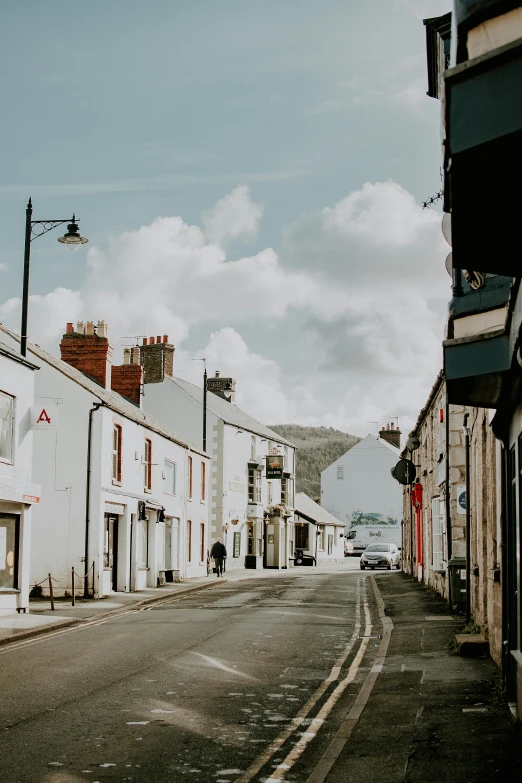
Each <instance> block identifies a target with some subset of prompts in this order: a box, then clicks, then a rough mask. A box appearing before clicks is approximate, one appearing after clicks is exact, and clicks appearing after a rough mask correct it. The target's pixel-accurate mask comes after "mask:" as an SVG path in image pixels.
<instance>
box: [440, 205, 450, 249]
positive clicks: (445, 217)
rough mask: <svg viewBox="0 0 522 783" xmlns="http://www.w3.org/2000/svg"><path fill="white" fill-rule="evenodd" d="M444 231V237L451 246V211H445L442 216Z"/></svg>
mask: <svg viewBox="0 0 522 783" xmlns="http://www.w3.org/2000/svg"><path fill="white" fill-rule="evenodd" d="M442 233H443V234H444V239H445V240H446V242H447V243H448V245H449V246H450V247H451V246H452V245H451V215H450V213H449V212H445V213H444V215H443V217H442Z"/></svg>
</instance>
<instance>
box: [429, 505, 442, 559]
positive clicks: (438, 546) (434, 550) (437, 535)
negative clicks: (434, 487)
mask: <svg viewBox="0 0 522 783" xmlns="http://www.w3.org/2000/svg"><path fill="white" fill-rule="evenodd" d="M431 567H432V569H433V570H434V571H442V570H443V569H444V502H443V499H442V498H441V497H440V496H437V497H434V498H432V499H431Z"/></svg>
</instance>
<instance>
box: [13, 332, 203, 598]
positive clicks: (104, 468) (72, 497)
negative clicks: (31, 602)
mask: <svg viewBox="0 0 522 783" xmlns="http://www.w3.org/2000/svg"><path fill="white" fill-rule="evenodd" d="M0 329H1V332H0V333H2V334H3V336H4V338H10V339H11V340H12V341H16V340H17V336H16V335H15V334H14V333H13V332H9V331H8V330H6V329H4V328H3V327H0ZM60 349H61V354H62V357H63V359H66V360H67V361H64V360H62V359H57V358H56V357H54V356H52V355H51V354H49V353H47V352H46V351H44V350H42V349H41V348H39V347H37V346H35V345H31V344H30V345H29V346H28V354H29V356H30V358H31V361H32V362H34V364H36V365H38V367H39V368H40V369H39V371H38V373H37V374H36V377H37V381H36V402H37V404H39V405H40V406H42V407H43V408H44V409H45V414H46V415H45V417H43V420H42V422H41V426H40V430H39V431H35V432H34V476H35V480H36V481H38V482H39V483H40V484H41V485H42V502H41V505H40V507H39V508H38V510H37V511H36V513H34V512H33V513H34V516H35V524H34V528H33V556H32V566H31V581H32V582H39V581H41V580H42V579H43V578H44V577H46V576H47V574H48V573H51V575H52V576H53V578H54V579H55V580H56V582H55V586H56V590H57V592H58V593H60V592H63V591H65V590H67V591H69V592H70V591H71V587H72V568H74V570H75V573H76V574H79V575H80V576H79V577H76V578H75V587H76V589H77V590H80V589H82V590H83V589H84V588H85V587H86V585H85V584H84V582H83V580H82V578H81V577H82V575H84V574H85V572H87V574H88V577H87V588H88V592H89V594H92V592H93V585H94V595H96V596H101V595H107V594H108V593H110V592H112V591H116V590H117V591H134V590H140V589H142V588H144V587H156V586H157V585H159V584H162V583H163V581H164V580H174V579H187V578H191V577H195V576H203V575H206V573H207V564H206V563H207V549H208V548H209V536H208V518H209V472H210V471H209V467H208V466H209V461H210V458H209V457H208V456H207V455H205V454H204V453H203V452H202V450H201V449H198V448H195V447H192V446H190V444H189V443H188V441H186V440H185V439H184V438H182V437H180V436H179V435H177V434H176V433H175V432H173V431H172V430H171V429H168V428H167V427H165V426H164V425H162V424H160V423H159V422H158V421H157V420H156V419H154V418H153V417H152V416H150V415H149V414H147V413H145V412H144V411H142V410H141V409H140V407H139V401H140V397H141V388H142V374H143V371H142V368H141V366H140V365H139V363H137V362H136V361H135V359H136V357H137V356H138V358H139V355H137V354H136V352H134V354H131V352H130V350H128V351H126V355H125V364H124V365H122V366H120V367H112V366H111V356H112V347H111V345H110V343H109V340H108V338H107V327H106V325H105V324H104V323H103V322H99V324H98V327H94V325H93V324H92V323H90V322H88V323H87V324H86V325H84V324H82V323H79V324H78V326H77V328H76V330H74V329H73V325H72V324H68V325H67V333H66V334H65V335H64V337H63V340H62V343H61V345H60ZM72 363H74V364H75V366H71V364H72ZM111 382H112V386H113V388H114V387H115V386H116V387H117V388H118V389H119V390H120V391H121V392H122V393H125V395H126V397H127V399H126V398H125V397H123V396H122V394H119V393H117V392H116V391H114V390H111V388H110V386H111ZM132 399H135V400H136V401H137V403H138V404H135V403H133V402H131V401H130V400H132ZM93 575H94V578H93Z"/></svg>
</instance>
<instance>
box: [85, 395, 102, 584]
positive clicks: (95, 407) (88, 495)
mask: <svg viewBox="0 0 522 783" xmlns="http://www.w3.org/2000/svg"><path fill="white" fill-rule="evenodd" d="M103 405H105V403H104V402H95V403H94V405H93V407H92V408H91V409H90V411H89V428H88V431H87V485H86V489H85V580H84V583H83V597H84V598H88V597H89V580H88V576H87V563H88V562H89V559H88V558H89V527H90V521H91V520H90V500H91V440H92V414H93V413H95V412H96V411H97V410H99V409H100V408H101V407H102V406H103ZM92 576H93V598H94V572H93V575H92Z"/></svg>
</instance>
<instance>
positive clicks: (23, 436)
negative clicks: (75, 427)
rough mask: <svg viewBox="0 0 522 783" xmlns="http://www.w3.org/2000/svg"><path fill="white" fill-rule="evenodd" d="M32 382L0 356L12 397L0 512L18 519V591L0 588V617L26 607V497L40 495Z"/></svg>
mask: <svg viewBox="0 0 522 783" xmlns="http://www.w3.org/2000/svg"><path fill="white" fill-rule="evenodd" d="M36 372H38V371H36ZM34 381H35V371H34V370H32V369H30V368H29V367H27V366H25V365H23V364H21V363H19V362H17V361H15V360H13V359H10V358H9V357H7V356H4V355H2V354H0V391H2V392H4V393H5V394H7V395H10V396H11V397H13V398H14V427H13V458H12V460H7V459H5V460H4V459H0V513H5V514H15V515H18V516H19V550H18V590H19V591H20V592H19V593H13V592H11V593H8V592H7V591H3V590H1V589H0V614H11V613H13V612H15V611H16V609H17V608H25V609H28V607H29V579H30V553H31V517H32V514H31V508H32V505H33V503H32V502H30V501H29V498H30V497H38V496H40V494H41V490H40V486H39V485H38V484H37V483H33V465H32V463H33V459H32V458H33V433H32V431H31V429H30V408H31V407H32V406H33V405H34ZM24 495H25V496H26V498H25V501H24ZM22 501H23V502H22ZM34 505H35V504H34ZM6 565H8V564H7V563H6Z"/></svg>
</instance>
